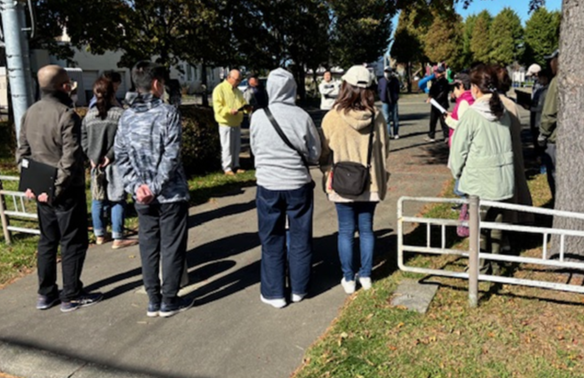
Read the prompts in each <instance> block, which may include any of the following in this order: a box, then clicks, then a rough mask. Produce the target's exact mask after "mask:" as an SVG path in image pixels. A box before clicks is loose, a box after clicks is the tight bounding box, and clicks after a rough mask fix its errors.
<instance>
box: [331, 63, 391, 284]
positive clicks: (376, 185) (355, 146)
mask: <svg viewBox="0 0 584 378" xmlns="http://www.w3.org/2000/svg"><path fill="white" fill-rule="evenodd" d="M371 85H372V77H371V74H370V73H369V71H368V70H367V69H366V68H365V67H363V66H353V67H351V68H350V69H349V70H348V71H347V73H346V74H345V75H344V76H343V83H342V86H341V91H340V94H339V97H338V99H337V101H336V102H335V105H334V106H333V109H332V110H330V111H329V112H328V113H327V114H326V115H325V117H324V119H323V122H322V132H323V138H322V142H323V147H322V154H321V159H320V165H321V169H322V170H323V172H324V173H325V191H326V193H327V195H328V198H329V200H330V201H331V202H334V203H335V206H336V209H337V217H338V222H339V235H338V249H339V257H340V260H341V267H342V270H343V279H342V280H341V284H342V286H343V289H344V290H345V292H346V293H347V294H351V293H353V292H354V291H355V286H356V284H355V277H356V276H358V280H359V283H360V284H361V286H362V287H363V289H364V290H368V289H370V288H371V270H372V265H373V250H374V247H375V235H374V234H373V215H374V212H375V206H376V205H377V203H378V202H379V201H382V200H383V199H384V198H385V194H386V192H387V180H388V178H389V175H388V173H387V170H386V159H387V154H388V151H389V140H388V135H387V125H386V123H385V119H384V118H383V115H382V114H381V113H380V112H378V111H377V110H376V109H375V105H374V91H373V89H372V88H371ZM371 133H373V138H372V143H371V164H370V165H369V177H370V180H369V182H367V183H366V186H365V190H364V192H363V193H361V194H360V195H356V196H349V195H341V194H339V193H336V192H335V191H334V190H333V185H332V181H333V180H334V177H333V176H332V173H331V172H332V166H333V164H335V163H338V162H356V163H360V164H362V165H364V166H367V160H368V152H369V140H370V135H371ZM356 230H359V242H360V247H361V248H360V249H361V267H360V269H359V271H358V273H357V274H356V272H355V269H354V267H353V242H354V236H355V231H356Z"/></svg>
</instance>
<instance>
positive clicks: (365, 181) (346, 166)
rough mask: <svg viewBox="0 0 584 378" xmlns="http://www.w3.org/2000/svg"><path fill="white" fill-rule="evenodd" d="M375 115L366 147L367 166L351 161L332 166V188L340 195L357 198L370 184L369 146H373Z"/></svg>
mask: <svg viewBox="0 0 584 378" xmlns="http://www.w3.org/2000/svg"><path fill="white" fill-rule="evenodd" d="M374 125H375V114H373V115H372V118H371V130H370V132H369V145H368V146H367V166H364V165H363V164H361V163H356V162H353V161H340V162H338V163H335V164H334V165H333V172H332V188H333V190H334V191H335V192H336V193H337V194H340V195H345V196H359V195H361V194H363V193H364V192H365V190H366V189H367V187H368V185H369V184H370V183H371V176H370V173H369V169H370V168H371V145H372V144H373V128H374Z"/></svg>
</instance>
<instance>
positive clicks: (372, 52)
mask: <svg viewBox="0 0 584 378" xmlns="http://www.w3.org/2000/svg"><path fill="white" fill-rule="evenodd" d="M329 3H330V7H331V12H332V35H331V39H332V60H333V61H334V62H335V63H337V64H340V65H341V66H343V67H350V66H352V65H354V64H361V63H368V62H374V61H377V59H378V58H379V57H380V56H382V55H383V53H384V52H385V51H386V49H387V47H388V45H389V36H390V34H391V17H393V15H394V14H395V12H396V9H395V7H394V5H393V2H392V1H387V0H361V1H354V0H330V1H329Z"/></svg>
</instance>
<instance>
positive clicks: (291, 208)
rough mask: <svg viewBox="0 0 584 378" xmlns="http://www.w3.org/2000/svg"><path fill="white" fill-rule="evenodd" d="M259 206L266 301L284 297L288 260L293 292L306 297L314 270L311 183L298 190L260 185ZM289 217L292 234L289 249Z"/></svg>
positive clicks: (312, 195)
mask: <svg viewBox="0 0 584 378" xmlns="http://www.w3.org/2000/svg"><path fill="white" fill-rule="evenodd" d="M256 207H257V211H258V232H259V237H260V241H261V243H262V262H261V293H262V296H263V297H264V298H267V299H281V298H284V297H285V287H286V257H288V271H289V275H290V286H291V291H292V293H293V294H298V295H303V294H306V293H307V292H308V284H309V281H310V271H311V267H312V213H313V210H314V193H313V185H312V183H310V184H306V185H304V186H303V187H302V188H300V189H295V190H269V189H266V188H263V187H261V186H258V187H257V195H256ZM286 217H288V222H289V230H288V232H289V234H290V241H289V243H290V248H288V250H287V248H286V233H287V232H286ZM286 252H288V253H286ZM286 255H287V256H286Z"/></svg>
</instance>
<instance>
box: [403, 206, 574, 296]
mask: <svg viewBox="0 0 584 378" xmlns="http://www.w3.org/2000/svg"><path fill="white" fill-rule="evenodd" d="M405 202H418V203H452V204H465V203H466V204H468V212H469V220H468V221H461V220H455V219H432V218H422V217H415V216H405V215H404V203H405ZM481 206H488V207H495V208H499V209H505V210H512V211H519V212H526V213H532V214H543V215H550V216H555V217H568V218H575V219H581V220H584V214H582V213H574V212H569V211H560V210H550V209H543V208H537V207H531V206H522V205H514V204H508V203H502V202H496V201H480V200H479V198H478V197H476V196H471V197H469V198H467V199H456V198H430V197H401V198H400V199H399V200H398V206H397V212H398V213H397V217H398V224H397V227H398V266H399V268H400V269H401V270H402V271H405V272H412V273H421V274H427V275H436V276H444V277H452V278H462V279H468V280H469V304H470V306H471V307H476V306H477V305H478V282H479V281H488V282H497V283H504V284H513V285H524V286H531V287H539V288H545V289H553V290H560V291H569V292H576V293H584V286H579V285H569V284H561V283H556V282H547V281H537V280H529V279H521V278H514V277H502V276H497V275H488V274H479V260H480V259H484V260H490V261H499V262H513V263H519V264H521V263H523V264H535V265H543V266H548V267H556V268H566V269H582V270H584V263H579V262H574V261H566V259H565V237H566V236H575V237H584V231H576V230H563V229H554V228H545V227H535V226H521V225H513V224H507V223H495V222H481V220H480V214H479V212H480V207H481ZM404 223H417V224H420V225H424V224H425V225H426V239H427V240H426V246H413V245H405V244H404ZM461 225H463V226H467V227H469V248H468V251H464V250H457V249H449V248H446V227H457V226H461ZM432 226H439V227H440V231H441V232H440V240H441V242H440V248H436V247H432V240H431V231H432V230H431V227H432ZM485 229H488V230H494V229H497V230H504V231H516V232H524V233H531V234H541V235H542V238H543V239H542V240H543V253H542V256H541V258H534V257H522V256H512V255H504V254H497V255H494V254H491V253H488V252H480V247H479V246H480V237H481V230H485ZM550 235H558V236H559V237H560V253H559V258H558V260H550V259H549V257H548V249H547V240H548V237H549V236H550ZM405 252H409V253H424V254H441V255H455V256H462V257H466V258H468V260H469V261H468V269H467V271H466V272H455V271H449V270H444V269H430V268H422V267H414V266H408V265H406V262H405V259H404V255H405Z"/></svg>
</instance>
